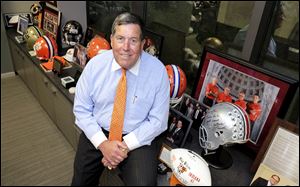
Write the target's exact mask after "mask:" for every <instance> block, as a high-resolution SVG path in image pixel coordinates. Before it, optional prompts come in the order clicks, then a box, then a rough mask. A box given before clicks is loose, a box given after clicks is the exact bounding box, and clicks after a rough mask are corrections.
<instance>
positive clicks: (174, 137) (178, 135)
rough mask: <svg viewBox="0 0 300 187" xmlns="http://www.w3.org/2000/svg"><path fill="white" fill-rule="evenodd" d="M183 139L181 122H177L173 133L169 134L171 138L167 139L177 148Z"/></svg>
mask: <svg viewBox="0 0 300 187" xmlns="http://www.w3.org/2000/svg"><path fill="white" fill-rule="evenodd" d="M183 137H184V132H183V129H182V121H181V120H178V122H177V125H176V129H175V130H174V131H173V133H172V134H171V136H169V137H167V139H168V140H169V141H170V142H172V143H174V144H175V145H177V146H180V144H181V142H182V139H183Z"/></svg>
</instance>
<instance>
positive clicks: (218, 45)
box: [203, 37, 224, 50]
mask: <svg viewBox="0 0 300 187" xmlns="http://www.w3.org/2000/svg"><path fill="white" fill-rule="evenodd" d="M203 45H204V46H208V47H211V48H214V49H218V50H223V49H224V46H223V43H222V41H221V40H220V39H219V38H216V37H208V38H206V39H205V40H204V42H203Z"/></svg>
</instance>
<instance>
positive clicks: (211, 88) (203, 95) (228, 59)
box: [193, 47, 298, 151]
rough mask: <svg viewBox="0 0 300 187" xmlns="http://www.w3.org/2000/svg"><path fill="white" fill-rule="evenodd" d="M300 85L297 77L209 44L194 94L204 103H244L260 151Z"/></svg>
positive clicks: (255, 145)
mask: <svg viewBox="0 0 300 187" xmlns="http://www.w3.org/2000/svg"><path fill="white" fill-rule="evenodd" d="M297 85H298V81H296V80H294V79H291V78H288V77H284V76H282V75H279V74H275V73H273V72H271V71H268V70H265V69H263V68H261V67H258V66H255V65H253V64H250V63H247V62H246V61H243V60H241V59H238V58H236V57H233V56H231V55H228V54H224V53H222V52H219V51H216V50H215V49H212V48H209V47H206V48H204V50H203V54H202V59H201V63H200V67H199V70H198V74H197V81H196V82H195V85H194V90H193V96H194V98H197V99H198V100H199V101H200V103H202V104H203V105H214V104H216V103H217V101H219V100H220V99H221V100H223V101H224V99H225V98H226V99H228V100H227V102H228V101H229V102H230V101H231V102H232V103H235V104H239V105H240V103H242V104H243V106H244V109H245V110H246V112H247V113H248V115H249V118H250V122H251V138H250V142H251V143H249V144H250V146H252V148H253V149H254V150H255V151H258V149H257V148H259V146H260V145H261V143H262V142H263V140H264V139H265V137H266V135H267V133H268V131H269V129H270V127H271V124H272V123H273V121H274V119H275V117H276V116H278V117H284V115H285V114H286V111H287V109H288V106H289V104H290V103H291V99H292V98H293V95H294V93H295V91H296V89H297ZM226 92H227V93H226ZM240 95H243V97H240ZM220 102H221V101H220ZM242 104H241V105H242Z"/></svg>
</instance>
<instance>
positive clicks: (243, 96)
mask: <svg viewBox="0 0 300 187" xmlns="http://www.w3.org/2000/svg"><path fill="white" fill-rule="evenodd" d="M244 99H245V93H244V92H240V93H239V100H241V101H242V100H244Z"/></svg>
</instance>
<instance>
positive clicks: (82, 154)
mask: <svg viewBox="0 0 300 187" xmlns="http://www.w3.org/2000/svg"><path fill="white" fill-rule="evenodd" d="M158 152H159V143H158V138H155V139H154V140H153V141H152V143H151V145H150V146H147V145H146V146H142V147H140V148H138V149H135V150H133V151H130V152H129V153H128V157H127V158H126V159H125V160H123V162H121V163H120V164H119V165H118V167H119V169H120V171H121V177H122V179H123V181H124V183H125V184H126V185H127V186H149V185H151V186H155V185H156V180H157V165H158ZM102 157H103V155H102V153H101V151H100V150H97V149H96V148H95V147H94V146H93V144H92V143H91V142H90V140H89V139H88V138H87V137H86V135H85V134H84V133H81V135H80V138H79V143H78V148H77V152H76V156H75V161H74V175H73V179H72V186H83V185H92V186H97V185H98V184H99V177H100V175H101V173H102V171H103V170H104V166H103V164H102V162H101V160H102Z"/></svg>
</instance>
